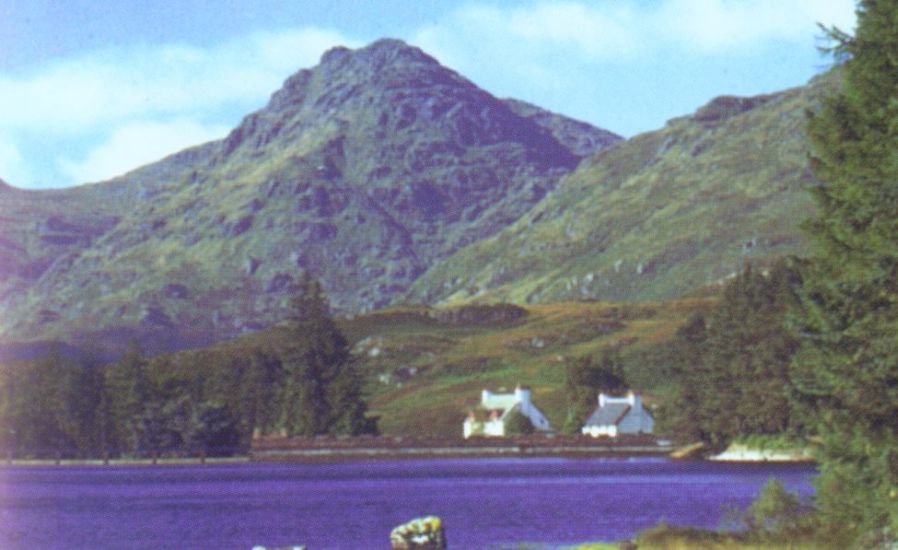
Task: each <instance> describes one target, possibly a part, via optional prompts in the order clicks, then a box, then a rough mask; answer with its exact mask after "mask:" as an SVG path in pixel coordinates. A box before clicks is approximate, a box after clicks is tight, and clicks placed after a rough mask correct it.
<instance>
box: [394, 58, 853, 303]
mask: <svg viewBox="0 0 898 550" xmlns="http://www.w3.org/2000/svg"><path fill="white" fill-rule="evenodd" d="M836 85H837V75H836V74H834V73H830V74H827V75H823V76H820V77H817V78H815V79H814V80H813V81H811V82H810V83H809V84H808V85H807V86H805V87H802V88H796V89H792V90H787V91H784V92H781V93H776V94H771V95H764V96H758V97H750V98H740V97H730V96H725V97H719V98H716V99H714V100H712V101H711V102H710V103H708V104H707V105H705V106H704V107H702V108H701V109H699V110H698V111H697V112H696V113H695V114H693V115H692V116H688V117H682V118H678V119H674V120H672V121H670V122H669V123H668V124H667V125H666V126H665V127H664V128H663V129H661V130H658V131H655V132H649V133H646V134H642V135H639V136H636V137H634V138H632V139H629V140H627V141H624V142H619V143H617V144H615V145H614V146H612V147H609V148H607V149H604V150H602V151H601V152H599V153H597V154H596V155H594V156H592V157H591V158H589V159H588V160H585V161H584V162H583V163H581V165H580V166H579V168H578V169H577V170H576V171H575V172H574V173H572V174H571V175H570V176H568V177H566V178H565V179H564V180H563V181H562V183H561V184H559V186H558V187H557V188H556V189H555V191H553V192H552V193H550V194H548V195H547V196H546V198H545V199H543V201H541V202H540V203H539V204H538V205H536V206H535V207H534V208H533V209H531V210H530V211H529V212H528V213H527V214H525V215H524V216H523V217H522V218H521V219H520V220H518V221H517V222H515V223H514V224H512V225H511V226H509V227H508V228H506V229H504V230H503V231H501V232H500V233H499V234H498V235H496V236H494V237H491V238H487V239H484V240H482V241H478V242H476V243H473V244H471V245H469V246H467V247H465V248H464V249H462V250H461V251H459V252H458V253H456V254H454V255H453V256H451V257H449V258H446V259H444V260H443V261H441V262H440V263H439V264H437V265H436V266H434V268H432V269H430V270H429V271H428V272H427V273H425V274H424V275H423V276H422V277H420V278H419V279H418V280H417V281H415V283H414V284H413V285H412V288H411V290H410V291H409V292H408V294H407V296H406V298H405V299H406V300H407V301H409V302H418V303H429V304H437V303H443V304H456V303H465V302H478V301H482V302H490V301H510V302H516V303H530V302H551V301H560V300H570V299H601V300H647V299H659V298H671V297H674V296H682V295H684V294H687V293H690V292H694V291H696V289H700V288H702V287H706V286H708V285H715V284H717V283H719V282H720V281H721V280H722V279H724V278H726V277H728V276H730V275H731V274H733V273H734V272H736V271H738V270H739V269H740V267H741V266H742V265H743V262H745V261H746V260H750V261H753V262H757V263H760V264H764V263H765V262H769V261H770V260H772V259H774V258H776V257H780V256H783V255H788V254H801V253H804V252H806V251H807V250H808V246H809V242H808V239H807V237H806V236H805V235H804V233H803V232H802V231H801V228H800V225H801V222H802V221H803V220H805V219H808V218H809V217H810V216H811V215H812V213H813V204H812V199H811V196H810V194H809V193H808V192H807V191H806V189H805V188H806V187H807V186H808V185H813V183H814V179H813V176H812V174H811V171H810V169H809V166H808V150H807V144H806V139H805V133H804V125H805V112H806V110H807V109H809V108H813V106H814V105H816V104H817V102H818V101H819V98H820V97H821V95H823V94H825V93H828V92H830V91H832V90H833V88H834V87H835V86H836Z"/></svg>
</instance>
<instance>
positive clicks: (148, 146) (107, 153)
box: [59, 119, 229, 182]
mask: <svg viewBox="0 0 898 550" xmlns="http://www.w3.org/2000/svg"><path fill="white" fill-rule="evenodd" d="M228 130H229V128H227V127H225V126H214V125H213V126H204V125H201V124H198V123H196V122H193V121H190V120H183V119H182V120H174V121H169V122H157V121H148V122H131V123H128V124H125V125H123V126H120V127H118V128H116V129H115V130H114V131H113V132H112V133H111V135H110V136H109V138H108V139H107V140H106V141H105V142H103V143H102V144H100V145H99V146H97V147H95V148H94V149H93V150H91V151H90V152H89V153H88V154H87V155H86V156H85V157H84V158H82V159H80V160H76V161H73V160H68V159H61V160H60V161H59V163H60V166H61V171H62V172H63V173H65V174H67V175H68V176H69V177H71V178H72V179H73V180H74V181H79V182H89V181H102V180H106V179H109V178H112V177H115V176H118V175H121V174H124V173H125V172H128V171H129V170H132V169H134V168H136V167H138V166H142V165H144V164H148V163H150V162H153V161H156V160H159V159H161V158H163V157H165V156H167V155H169V154H171V153H173V152H176V151H180V150H182V149H185V148H187V147H190V146H192V145H197V144H200V143H204V142H207V141H211V140H213V139H219V138H222V137H224V136H225V135H226V134H227V132H228Z"/></svg>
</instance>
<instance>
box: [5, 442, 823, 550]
mask: <svg viewBox="0 0 898 550" xmlns="http://www.w3.org/2000/svg"><path fill="white" fill-rule="evenodd" d="M814 473H815V472H814V468H813V467H812V466H807V465H770V464H758V465H732V464H712V463H706V462H672V461H668V460H662V459H647V458H634V459H573V460H568V459H560V458H545V459H541V458H525V459H505V458H502V459H483V458H480V459H445V460H403V461H379V462H352V463H339V464H231V465H211V464H210V465H185V466H111V467H110V466H106V467H100V466H97V467H53V466H47V467H28V466H12V467H10V466H3V467H0V548H13V549H15V548H243V549H248V548H251V547H252V546H253V545H255V544H263V545H268V546H275V545H287V544H298V543H302V544H307V545H308V546H309V548H310V549H318V548H387V547H389V544H388V539H389V533H390V530H391V529H392V528H393V527H394V526H395V525H397V524H399V523H402V522H405V521H407V520H409V519H411V518H413V517H417V516H421V515H427V514H435V515H438V516H440V517H442V518H443V521H444V524H445V526H446V533H447V538H448V540H449V544H450V548H495V547H501V546H502V545H510V544H513V543H516V542H524V541H527V542H538V543H546V544H549V545H554V544H558V545H561V544H574V543H578V542H585V541H596V540H619V539H623V538H627V537H630V536H632V535H634V534H635V533H636V532H638V531H639V530H641V529H644V528H646V527H650V526H652V525H655V524H657V523H658V522H659V521H660V520H664V521H666V522H667V523H670V524H677V525H694V526H703V527H717V526H719V524H720V520H721V515H722V514H723V512H724V511H725V508H727V507H745V506H747V505H748V504H749V502H750V501H751V499H752V498H753V497H754V495H755V494H756V493H757V491H758V490H759V489H760V487H761V486H762V485H763V484H764V483H765V482H766V481H767V479H768V478H769V477H771V476H775V477H778V478H779V479H780V480H782V481H783V482H784V483H785V485H786V487H787V488H788V489H790V490H792V491H795V492H798V493H799V494H801V495H804V496H808V495H810V494H811V493H812V490H813V489H812V487H811V478H812V476H813V475H814Z"/></svg>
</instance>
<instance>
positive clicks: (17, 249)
mask: <svg viewBox="0 0 898 550" xmlns="http://www.w3.org/2000/svg"><path fill="white" fill-rule="evenodd" d="M619 139H620V138H619V137H618V136H616V135H614V134H611V133H609V132H605V131H602V130H598V129H595V128H593V127H591V126H589V125H586V124H583V123H579V122H576V121H572V120H570V119H566V118H564V117H561V116H558V115H554V114H552V113H548V112H546V111H543V110H541V109H539V108H536V107H533V106H529V105H526V104H523V103H518V102H513V101H501V100H499V99H496V98H494V97H493V96H491V95H490V94H488V93H487V92H485V91H483V90H481V89H479V88H477V87H476V86H475V85H474V84H472V83H471V82H469V81H468V80H466V79H464V78H463V77H462V76H460V75H458V74H457V73H455V72H453V71H451V70H449V69H447V68H445V67H443V66H441V65H440V64H439V63H438V62H437V61H436V60H434V59H433V58H432V57H430V56H428V55H427V54H425V53H423V52H422V51H420V50H419V49H417V48H413V47H410V46H407V45H405V44H403V43H402V42H399V41H395V40H381V41H378V42H375V43H373V44H371V45H370V46H367V47H365V48H361V49H358V50H349V49H347V48H334V49H332V50H330V51H328V52H327V53H325V54H324V55H323V56H322V58H321V62H320V64H319V65H318V66H316V67H314V68H312V69H308V70H302V71H299V72H298V73H296V74H295V75H293V76H291V77H290V78H289V79H288V80H287V81H286V82H285V83H284V85H283V87H282V88H281V89H280V90H278V91H277V92H276V93H274V94H273V95H272V97H271V99H270V101H269V102H268V104H267V105H266V106H265V107H264V108H263V109H261V110H259V111H257V112H255V113H253V114H251V115H249V116H247V117H246V118H245V119H244V120H243V121H242V122H241V124H240V125H239V126H238V127H237V128H235V129H234V130H233V131H232V132H231V133H230V134H229V135H228V136H227V137H226V138H225V139H223V140H221V141H217V142H211V143H207V144H205V145H201V146H198V147H194V148H191V149H187V150H185V151H182V152H181V153H178V154H175V155H172V156H170V157H168V158H166V159H163V160H161V161H159V162H157V163H154V164H151V165H148V166H145V167H143V168H140V169H138V170H135V171H133V172H131V173H128V174H125V175H124V176H121V177H119V178H115V179H114V180H111V181H109V182H103V183H98V184H93V185H87V186H82V187H77V188H72V189H65V190H56V191H24V190H19V189H13V188H6V187H3V188H0V193H2V194H0V234H2V235H3V236H2V237H0V266H2V270H0V308H2V310H3V311H4V315H3V316H2V317H0V338H2V340H5V341H12V340H16V341H27V340H37V339H46V338H68V339H71V338H72V337H73V336H76V335H82V336H88V337H90V338H96V337H97V335H100V336H102V337H104V338H113V339H115V338H117V339H123V338H130V337H133V336H138V337H141V338H147V337H148V336H147V335H148V334H149V335H155V336H156V337H157V338H158V339H159V340H160V341H169V342H171V341H175V340H177V341H178V342H179V344H178V345H182V343H183V345H190V343H191V342H193V343H196V342H205V341H209V340H213V339H217V338H222V337H226V336H230V335H233V334H237V333H241V332H245V331H248V330H253V329H257V328H260V327H262V326H265V325H268V324H271V323H275V322H277V321H279V320H280V319H281V318H282V316H283V310H284V307H285V304H286V302H287V300H288V291H289V288H290V284H291V282H292V280H293V278H294V277H295V276H296V275H297V273H298V272H299V271H300V270H301V269H309V270H311V271H312V272H313V273H314V274H315V275H316V276H318V277H319V278H321V279H322V281H323V283H324V285H325V287H326V290H327V292H328V294H329V296H330V298H331V301H332V304H333V305H334V306H335V308H336V309H337V311H341V312H359V311H366V310H370V309H374V308H378V307H381V306H383V305H385V304H387V303H389V302H391V301H392V300H394V299H395V297H397V296H399V295H401V294H402V293H403V292H405V291H406V290H407V289H408V288H409V286H410V285H411V284H412V283H413V282H414V281H415V280H416V279H417V278H418V277H419V276H420V275H421V274H422V273H424V272H425V271H426V270H427V269H428V268H429V267H430V266H431V265H432V264H433V263H434V262H436V261H438V260H439V259H441V258H445V257H447V256H449V255H450V254H452V253H454V252H456V251H457V250H459V249H461V248H462V247H464V246H466V245H469V244H471V243H474V242H477V241H480V240H482V239H484V238H487V237H490V236H492V235H495V234H496V233H497V232H499V231H500V230H502V229H503V228H504V227H506V226H508V225H509V224H510V223H512V222H514V221H515V220H516V219H518V218H519V217H520V216H521V215H523V214H524V213H526V212H528V211H529V210H530V209H531V208H532V207H533V205H535V204H537V203H538V202H539V201H540V200H541V199H542V198H543V197H545V196H546V194H547V193H549V192H551V190H552V189H554V187H555V185H556V184H557V182H558V181H559V179H560V178H561V177H562V176H564V175H566V174H568V173H570V172H571V171H572V170H574V169H575V168H576V166H577V165H578V163H579V162H580V160H581V158H582V157H583V156H585V155H586V154H591V153H593V152H594V151H595V150H598V149H601V148H602V147H604V146H606V145H608V144H610V143H612V142H615V141H618V140H619Z"/></svg>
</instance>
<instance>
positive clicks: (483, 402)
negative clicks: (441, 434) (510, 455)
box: [463, 386, 551, 439]
mask: <svg viewBox="0 0 898 550" xmlns="http://www.w3.org/2000/svg"><path fill="white" fill-rule="evenodd" d="M480 406H481V407H482V408H483V409H486V410H492V411H502V416H501V417H499V418H490V419H488V420H487V421H485V422H482V423H481V422H478V421H477V420H476V419H472V418H471V417H468V419H467V420H465V423H464V429H463V433H464V436H465V439H467V438H469V437H471V436H472V435H480V434H483V435H488V436H495V437H503V436H505V421H506V420H507V419H508V416H509V415H510V414H511V411H512V410H513V409H514V408H515V407H516V406H517V407H519V408H520V411H521V414H523V415H524V416H526V417H527V418H529V419H530V422H532V423H533V426H534V427H535V428H536V429H537V430H550V429H551V426H550V425H549V420H548V419H547V418H546V416H545V415H544V414H543V413H542V411H540V410H539V409H538V408H536V405H534V404H533V401H532V399H531V392H530V389H529V388H522V387H520V386H518V387H517V388H515V391H514V392H513V393H493V392H491V391H489V390H483V392H481V394H480Z"/></svg>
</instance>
